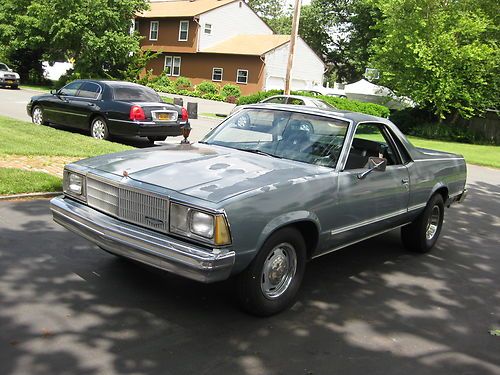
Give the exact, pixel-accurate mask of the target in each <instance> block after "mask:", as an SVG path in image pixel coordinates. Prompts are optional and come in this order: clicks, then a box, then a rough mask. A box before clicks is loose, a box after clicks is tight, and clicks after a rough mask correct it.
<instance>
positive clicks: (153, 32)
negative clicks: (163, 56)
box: [149, 21, 160, 40]
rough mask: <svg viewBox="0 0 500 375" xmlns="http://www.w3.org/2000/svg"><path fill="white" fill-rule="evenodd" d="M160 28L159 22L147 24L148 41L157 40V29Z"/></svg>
mask: <svg viewBox="0 0 500 375" xmlns="http://www.w3.org/2000/svg"><path fill="white" fill-rule="evenodd" d="M159 28H160V22H159V21H151V22H150V23H149V40H158V29H159Z"/></svg>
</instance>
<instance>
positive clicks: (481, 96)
mask: <svg viewBox="0 0 500 375" xmlns="http://www.w3.org/2000/svg"><path fill="white" fill-rule="evenodd" d="M373 4H374V5H375V6H376V7H377V8H378V9H379V10H380V12H381V14H382V17H383V20H382V21H381V22H379V23H377V26H376V27H377V29H378V30H379V32H380V36H378V37H377V38H376V39H375V41H374V43H373V45H372V52H373V58H372V63H373V66H374V67H376V68H378V69H379V70H380V71H381V82H382V83H384V84H386V85H388V86H389V87H391V88H392V89H393V90H394V91H395V92H396V93H397V94H399V95H407V96H409V97H411V98H412V99H413V100H414V101H415V102H417V103H418V104H419V105H420V106H423V107H426V108H429V109H432V110H433V111H434V112H435V113H436V114H437V115H439V117H440V118H446V117H448V118H451V120H452V121H453V120H455V119H456V118H457V117H458V115H461V116H463V117H465V118H468V117H471V116H473V115H475V114H477V113H481V112H482V111H484V109H486V108H488V107H498V103H499V102H498V101H499V86H500V84H499V80H500V74H499V73H500V72H499V65H498V62H499V61H500V53H499V48H498V36H499V26H498V25H499V23H498V13H496V12H497V11H498V7H496V6H494V1H488V0H475V1H472V0H462V1H453V0H439V1H438V0H373Z"/></svg>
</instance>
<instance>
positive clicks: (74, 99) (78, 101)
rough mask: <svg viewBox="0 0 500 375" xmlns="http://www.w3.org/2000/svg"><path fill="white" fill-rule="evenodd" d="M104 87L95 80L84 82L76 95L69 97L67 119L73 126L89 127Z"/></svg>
mask: <svg viewBox="0 0 500 375" xmlns="http://www.w3.org/2000/svg"><path fill="white" fill-rule="evenodd" d="M101 92H102V88H101V86H100V85H99V84H97V83H95V82H84V83H83V84H82V85H81V86H80V88H79V90H78V91H77V92H76V95H75V96H71V97H68V98H67V99H68V111H67V113H66V121H67V122H68V123H69V124H71V126H72V127H76V128H80V129H88V127H89V125H90V124H89V118H90V115H91V113H92V112H94V111H96V110H97V108H98V105H97V104H98V98H99V97H100V94H101Z"/></svg>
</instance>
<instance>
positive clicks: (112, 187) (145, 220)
mask: <svg viewBox="0 0 500 375" xmlns="http://www.w3.org/2000/svg"><path fill="white" fill-rule="evenodd" d="M87 203H88V205H89V206H90V207H93V208H95V209H98V210H100V211H103V212H105V213H107V214H109V215H112V216H115V217H117V218H119V219H122V220H125V221H128V222H131V223H134V224H138V225H141V226H144V227H147V228H151V229H155V230H160V231H164V232H167V231H168V198H166V197H162V196H159V195H155V194H153V193H149V192H144V191H138V190H135V189H132V188H130V187H128V186H125V185H121V184H119V183H115V182H108V181H103V180H101V179H96V178H93V177H92V176H87Z"/></svg>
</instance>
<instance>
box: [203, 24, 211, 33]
mask: <svg viewBox="0 0 500 375" xmlns="http://www.w3.org/2000/svg"><path fill="white" fill-rule="evenodd" d="M205 35H212V24H211V23H206V24H205Z"/></svg>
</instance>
